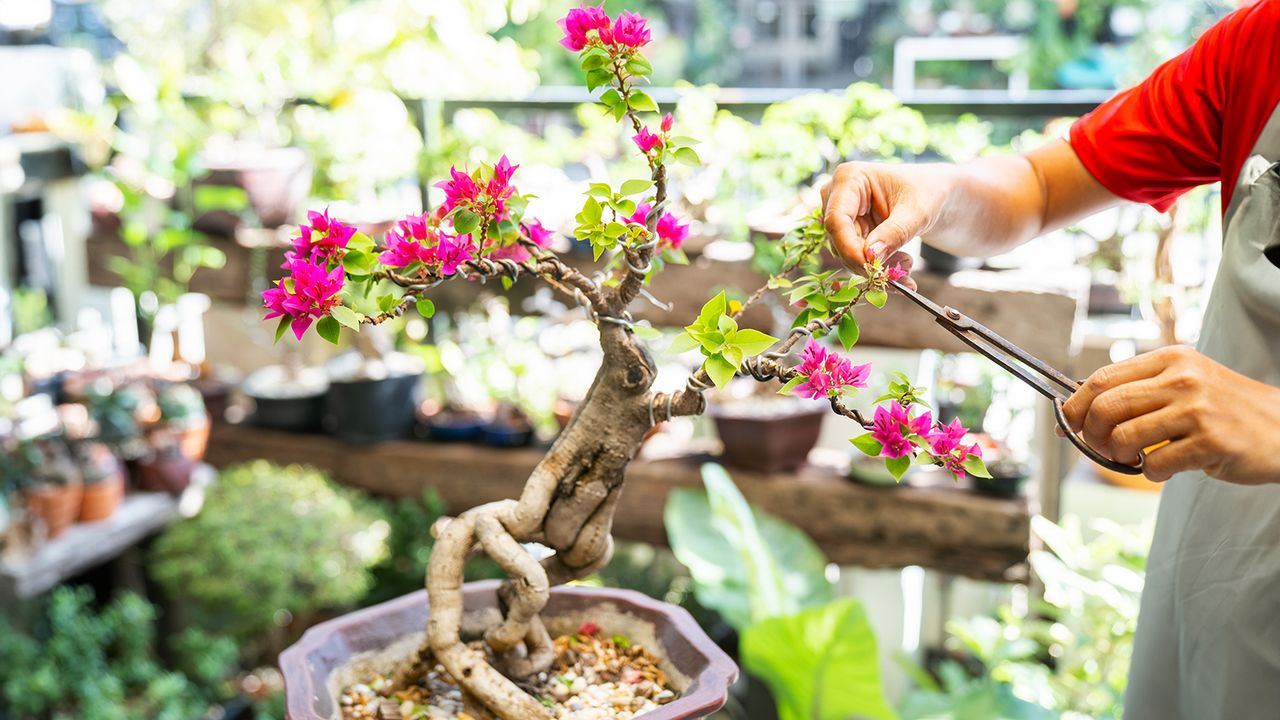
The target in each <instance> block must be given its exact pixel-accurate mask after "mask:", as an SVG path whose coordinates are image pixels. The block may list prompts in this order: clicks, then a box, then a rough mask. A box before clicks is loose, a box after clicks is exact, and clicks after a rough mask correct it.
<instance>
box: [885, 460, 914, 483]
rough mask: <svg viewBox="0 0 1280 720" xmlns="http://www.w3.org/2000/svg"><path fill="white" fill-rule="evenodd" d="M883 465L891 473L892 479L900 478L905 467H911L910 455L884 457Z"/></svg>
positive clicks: (905, 469)
mask: <svg viewBox="0 0 1280 720" xmlns="http://www.w3.org/2000/svg"><path fill="white" fill-rule="evenodd" d="M884 467H885V469H886V470H888V471H889V473H890V474H891V475H893V479H894V480H901V479H902V474H903V473H905V472H906V471H907V468H909V467H911V456H909V455H903V456H902V457H896V458H885V460H884Z"/></svg>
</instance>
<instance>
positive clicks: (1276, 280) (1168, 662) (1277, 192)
mask: <svg viewBox="0 0 1280 720" xmlns="http://www.w3.org/2000/svg"><path fill="white" fill-rule="evenodd" d="M1277 161H1280V106H1278V107H1277V108H1276V109H1275V110H1274V111H1273V112H1272V115H1271V119H1270V121H1269V122H1268V123H1267V125H1266V127H1265V128H1264V129H1263V131H1262V134H1261V136H1260V137H1259V138H1258V141H1257V144H1256V145H1255V146H1254V148H1253V151H1252V152H1251V153H1250V157H1249V159H1248V160H1247V161H1246V162H1245V165H1244V167H1243V168H1242V169H1241V170H1240V174H1239V177H1237V178H1236V184H1235V193H1234V195H1233V197H1232V199H1231V205H1230V207H1229V208H1228V209H1227V215H1226V224H1225V228H1226V229H1225V232H1224V236H1225V237H1224V239H1223V248H1222V262H1221V264H1220V266H1219V267H1218V276H1217V280H1216V281H1215V282H1214V286H1213V292H1212V293H1211V294H1210V297H1209V303H1208V307H1207V309H1206V312H1205V317H1204V326H1203V329H1202V330H1201V335H1200V343H1199V345H1198V349H1199V350H1200V352H1202V353H1204V354H1205V355H1207V356H1208V357H1210V358H1212V359H1214V360H1216V361H1217V362H1219V363H1221V364H1223V365H1225V366H1227V367H1229V368H1231V369H1232V370H1235V371H1236V372H1239V373H1242V374H1244V375H1248V376H1249V377H1252V378H1254V379H1256V380H1260V381H1262V382H1265V383H1267V384H1269V385H1275V386H1280V162H1277ZM1261 437H1262V441H1263V443H1264V444H1265V445H1266V446H1267V447H1266V449H1265V451H1267V452H1280V428H1266V429H1265V430H1264V433H1263V435H1262V436H1261ZM1276 480H1277V481H1280V477H1278V478H1276ZM1125 717H1126V718H1129V719H1130V720H1148V719H1150V720H1216V719H1219V718H1221V719H1222V720H1252V719H1253V718H1266V719H1267V720H1277V719H1280V484H1277V485H1265V486H1260V487H1244V486H1238V485H1231V484H1228V483H1225V482H1221V481H1219V480H1214V479H1212V478H1209V477H1206V476H1205V475H1204V473H1200V472H1192V473H1182V474H1179V475H1177V476H1175V477H1174V478H1173V479H1171V480H1170V481H1169V483H1168V486H1167V487H1166V488H1165V490H1164V493H1163V497H1162V498H1161V499H1160V513H1159V516H1158V520H1157V521H1156V532H1155V539H1154V541H1153V543H1152V545H1151V557H1150V559H1149V560H1148V563H1147V584H1146V588H1145V590H1144V591H1143V594H1142V610H1141V613H1140V614H1139V616H1138V632H1137V639H1136V641H1135V645H1134V652H1133V663H1132V667H1131V669H1130V673H1129V689H1128V693H1127V696H1126V698H1125Z"/></svg>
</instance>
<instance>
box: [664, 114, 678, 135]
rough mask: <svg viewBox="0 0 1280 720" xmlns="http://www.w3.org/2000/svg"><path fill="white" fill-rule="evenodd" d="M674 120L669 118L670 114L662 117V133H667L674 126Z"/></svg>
mask: <svg viewBox="0 0 1280 720" xmlns="http://www.w3.org/2000/svg"><path fill="white" fill-rule="evenodd" d="M675 123H676V120H675V118H673V117H671V113H667V114H666V115H663V116H662V126H661V127H662V132H664V133H669V132H671V128H672V127H674V126H675Z"/></svg>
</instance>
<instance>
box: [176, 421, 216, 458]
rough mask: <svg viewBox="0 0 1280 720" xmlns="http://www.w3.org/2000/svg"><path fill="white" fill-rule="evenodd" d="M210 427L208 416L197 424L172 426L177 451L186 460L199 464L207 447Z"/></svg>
mask: <svg viewBox="0 0 1280 720" xmlns="http://www.w3.org/2000/svg"><path fill="white" fill-rule="evenodd" d="M211 427H212V423H210V422H209V418H208V416H206V417H204V418H203V419H202V420H200V422H198V423H190V424H186V423H184V424H182V425H179V426H173V428H172V430H173V434H174V435H175V436H176V437H177V439H178V449H179V450H180V451H181V452H182V454H183V455H185V456H187V457H188V458H190V459H192V460H194V461H196V462H200V461H201V460H203V459H204V452H205V450H206V449H208V447H209V429H210V428H211Z"/></svg>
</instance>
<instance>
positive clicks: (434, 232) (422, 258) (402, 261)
mask: <svg viewBox="0 0 1280 720" xmlns="http://www.w3.org/2000/svg"><path fill="white" fill-rule="evenodd" d="M386 248H387V249H386V250H385V251H383V252H382V254H380V255H378V262H380V263H382V264H383V265H385V266H387V267H390V268H407V267H409V266H411V265H413V264H414V263H421V264H422V265H423V266H425V267H426V268H428V269H429V270H431V272H432V273H433V274H437V275H440V276H448V275H452V274H454V273H455V272H457V271H458V266H459V265H461V264H462V263H464V262H467V261H468V260H474V259H475V258H476V254H477V250H476V245H475V242H474V241H472V239H471V236H470V235H462V236H458V235H449V234H448V233H445V232H444V231H442V230H440V229H439V228H438V227H435V226H434V225H433V219H432V218H431V217H430V216H428V215H425V214H424V215H411V216H409V217H407V218H405V219H404V220H401V221H400V222H398V223H396V227H394V228H392V229H391V230H388V231H387V237H386Z"/></svg>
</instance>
